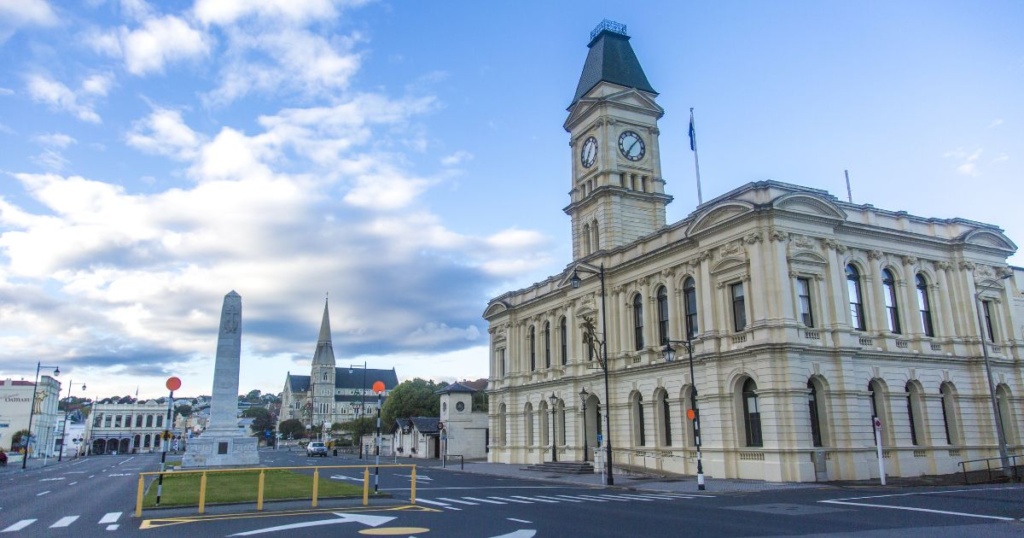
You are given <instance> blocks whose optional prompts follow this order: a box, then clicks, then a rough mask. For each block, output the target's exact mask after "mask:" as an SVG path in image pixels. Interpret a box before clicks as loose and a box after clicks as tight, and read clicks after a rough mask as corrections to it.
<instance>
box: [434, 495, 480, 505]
mask: <svg viewBox="0 0 1024 538" xmlns="http://www.w3.org/2000/svg"><path fill="white" fill-rule="evenodd" d="M438 499H441V500H442V501H448V502H450V503H455V504H468V505H470V506H477V503H471V502H469V501H460V500H458V499H450V498H448V497H438Z"/></svg>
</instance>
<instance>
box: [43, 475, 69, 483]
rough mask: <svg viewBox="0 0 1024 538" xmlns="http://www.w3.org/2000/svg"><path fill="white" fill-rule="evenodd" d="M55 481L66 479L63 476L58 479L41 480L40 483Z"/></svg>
mask: <svg viewBox="0 0 1024 538" xmlns="http://www.w3.org/2000/svg"><path fill="white" fill-rule="evenodd" d="M54 480H64V477H63V476H59V477H57V478H44V479H42V480H40V482H53V481H54Z"/></svg>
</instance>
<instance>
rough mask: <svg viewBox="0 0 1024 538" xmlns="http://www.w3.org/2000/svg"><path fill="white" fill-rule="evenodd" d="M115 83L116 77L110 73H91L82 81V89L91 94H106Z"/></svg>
mask: <svg viewBox="0 0 1024 538" xmlns="http://www.w3.org/2000/svg"><path fill="white" fill-rule="evenodd" d="M113 84H114V77H113V76H112V75H110V74H102V75H91V76H89V77H86V79H85V80H83V81H82V91H83V92H85V93H88V94H91V95H100V96H105V95H107V92H108V91H110V87H111V86H112V85H113Z"/></svg>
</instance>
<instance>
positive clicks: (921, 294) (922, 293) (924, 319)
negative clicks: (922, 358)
mask: <svg viewBox="0 0 1024 538" xmlns="http://www.w3.org/2000/svg"><path fill="white" fill-rule="evenodd" d="M916 280H917V306H918V308H920V309H921V332H922V333H924V335H925V336H935V331H934V330H933V329H932V302H931V301H929V300H928V281H927V280H925V278H924V275H922V274H921V273H918V274H917V279H916Z"/></svg>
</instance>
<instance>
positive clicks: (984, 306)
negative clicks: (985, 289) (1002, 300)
mask: <svg viewBox="0 0 1024 538" xmlns="http://www.w3.org/2000/svg"><path fill="white" fill-rule="evenodd" d="M981 317H982V318H983V319H984V321H985V337H987V338H988V341H989V342H995V341H996V332H995V330H994V329H993V328H992V301H990V300H989V301H982V302H981Z"/></svg>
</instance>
